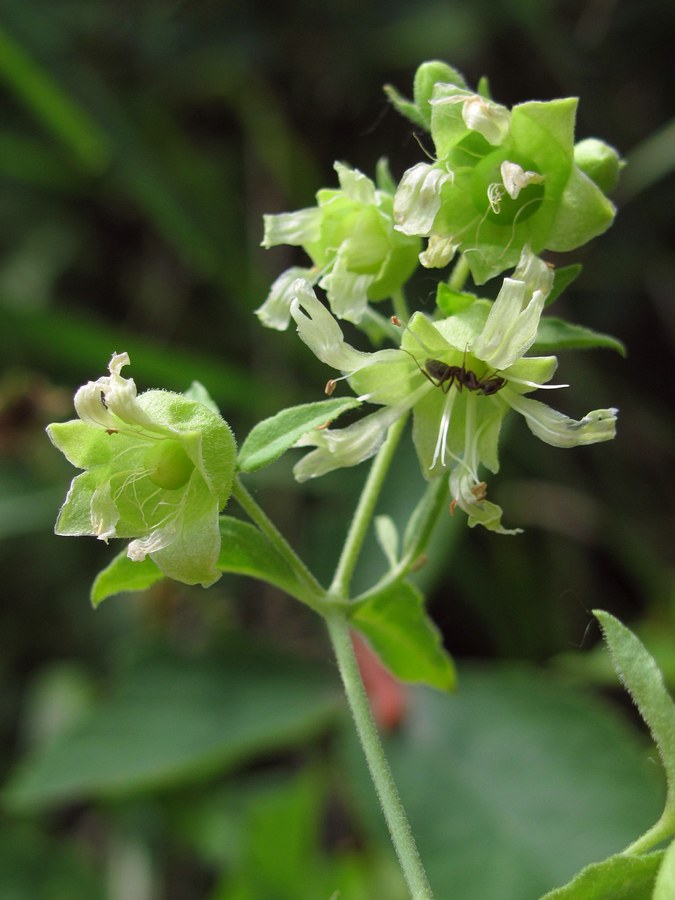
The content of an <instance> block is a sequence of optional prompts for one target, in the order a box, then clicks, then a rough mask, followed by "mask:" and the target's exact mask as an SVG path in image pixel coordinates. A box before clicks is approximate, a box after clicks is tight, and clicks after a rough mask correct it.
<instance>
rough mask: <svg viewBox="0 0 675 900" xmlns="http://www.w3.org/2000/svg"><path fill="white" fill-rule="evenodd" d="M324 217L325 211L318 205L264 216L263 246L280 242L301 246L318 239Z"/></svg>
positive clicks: (275, 244)
mask: <svg viewBox="0 0 675 900" xmlns="http://www.w3.org/2000/svg"><path fill="white" fill-rule="evenodd" d="M322 217H323V213H322V212H321V210H320V209H318V208H317V207H316V206H311V207H308V208H307V209H298V210H296V211H295V212H288V213H277V214H276V215H268V216H263V221H264V224H265V234H264V237H263V239H262V246H263V247H265V248H269V247H276V246H277V245H278V244H291V245H292V246H295V247H300V246H302V245H303V244H311V243H313V242H314V241H318V240H319V238H320V237H321V219H322Z"/></svg>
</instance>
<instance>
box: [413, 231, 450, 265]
mask: <svg viewBox="0 0 675 900" xmlns="http://www.w3.org/2000/svg"><path fill="white" fill-rule="evenodd" d="M458 247H459V244H458V243H455V241H454V240H453V238H452V236H448V235H443V234H432V235H430V236H429V242H428V243H427V249H426V250H424V251H423V252H422V253H420V262H421V263H422V265H423V266H424V267H425V268H426V269H442V268H444V267H445V266H447V265H448V263H449V262H452V260H453V258H454V256H455V253H456V252H457V248H458Z"/></svg>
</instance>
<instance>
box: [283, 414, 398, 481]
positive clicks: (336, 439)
mask: <svg viewBox="0 0 675 900" xmlns="http://www.w3.org/2000/svg"><path fill="white" fill-rule="evenodd" d="M409 405H410V404H409V403H403V404H398V405H396V406H385V407H383V408H382V409H378V410H377V412H374V413H371V414H370V415H369V416H365V418H363V419H360V420H359V421H358V422H355V423H354V424H353V425H348V426H347V427H346V428H339V429H336V430H334V431H333V430H331V429H328V428H327V429H325V430H323V431H314V432H310V433H309V434H306V435H304V436H303V437H302V438H300V440H299V441H298V443H297V444H296V446H297V447H307V446H315V447H317V449H316V450H314V451H313V452H312V453H308V454H307V455H306V456H304V457H303V458H302V459H301V460H300V462H299V463H297V465H296V466H295V467H294V469H293V474H294V476H295V478H296V479H297V481H307V480H308V479H309V478H316V477H318V476H319V475H325V474H326V472H332V471H333V470H334V469H341V468H344V467H346V466H356V465H358V464H359V463H361V462H364V461H365V460H366V459H370V457H371V456H374V455H375V454H376V453H377V451H378V450H379V449H380V447H381V446H382V444H383V443H384V440H385V438H386V437H387V433H388V431H389V428H390V427H391V426H392V425H393V424H394V422H396V420H397V419H399V418H400V417H401V416H402V415H403V414H404V413H405V411H406V410H407V409H408V407H409Z"/></svg>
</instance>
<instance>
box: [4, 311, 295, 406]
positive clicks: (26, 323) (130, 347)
mask: <svg viewBox="0 0 675 900" xmlns="http://www.w3.org/2000/svg"><path fill="white" fill-rule="evenodd" d="M0 300H1V298H0ZM17 348H21V350H22V353H25V354H27V355H29V356H30V358H31V359H32V360H35V359H36V358H37V359H40V360H41V363H42V367H43V368H45V369H46V368H48V367H49V366H54V365H58V366H59V367H61V368H62V367H63V365H64V364H67V365H68V366H73V365H77V367H78V372H81V373H82V374H81V375H80V376H79V377H80V378H92V377H97V376H98V375H99V374H101V373H102V372H104V371H105V368H106V366H107V364H108V361H109V360H110V357H111V355H112V353H113V351H119V352H121V351H122V350H126V351H127V352H128V353H129V356H130V357H131V359H132V361H133V363H134V371H135V372H136V381H137V383H138V385H139V388H140V387H141V385H143V388H145V387H146V386H150V385H152V386H156V387H157V386H161V387H163V388H167V389H169V390H177V391H183V390H186V389H187V388H188V387H189V385H190V384H191V383H192V382H193V381H195V380H197V381H200V382H202V383H203V384H205V385H206V386H207V388H208V391H209V393H210V394H212V395H213V396H214V397H215V398H216V399H217V400H218V402H219V403H220V405H221V407H222V408H223V410H225V411H226V415H227V410H228V409H231V408H234V409H241V410H246V411H249V412H255V410H256V409H263V408H267V409H269V406H270V404H273V403H274V404H281V403H283V401H284V399H285V396H284V393H283V391H282V390H280V389H279V388H278V386H276V385H275V384H272V383H269V384H268V383H263V382H262V381H261V380H260V379H258V378H256V377H255V376H254V375H252V374H250V373H248V372H246V371H244V370H243V369H241V368H237V367H235V366H233V365H231V364H229V363H226V362H222V361H220V360H215V359H211V358H210V357H208V356H206V355H205V354H203V353H201V354H197V353H194V352H192V351H189V350H183V349H180V348H179V347H177V346H175V345H173V346H172V347H171V348H170V349H167V348H163V347H161V346H158V345H153V344H152V343H150V341H149V339H139V338H138V337H137V336H135V335H132V334H131V332H129V331H124V330H122V329H116V328H114V327H112V326H108V325H107V324H106V323H104V322H103V321H97V320H96V318H95V317H93V316H92V317H90V318H87V319H85V318H84V317H82V316H77V315H70V314H68V313H65V312H58V313H52V312H49V311H46V310H45V311H41V312H40V313H39V314H37V313H24V312H16V311H14V310H9V309H2V308H0V349H1V350H2V353H3V356H4V357H5V359H13V358H16V357H15V354H16V350H17ZM18 361H21V359H20V358H19V360H18ZM78 386H79V385H78ZM73 393H74V391H73Z"/></svg>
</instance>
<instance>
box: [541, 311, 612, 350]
mask: <svg viewBox="0 0 675 900" xmlns="http://www.w3.org/2000/svg"><path fill="white" fill-rule="evenodd" d="M595 347H606V348H609V349H610V350H616V352H617V353H620V354H621V356H625V355H626V348H625V346H624V345H623V344H622V343H621V341H620V340H619V339H618V338H615V337H612V335H611V334H601V333H600V332H598V331H592V330H591V329H590V328H584V327H583V326H581V325H573V324H572V323H571V322H565V321H564V320H563V319H556V318H554V317H553V316H545V317H544V318H543V319H541V321H540V322H539V328H538V329H537V338H536V340H535V342H534V344H532V352H533V353H540V354H547V353H555V352H557V351H558V350H590V349H593V348H595Z"/></svg>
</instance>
